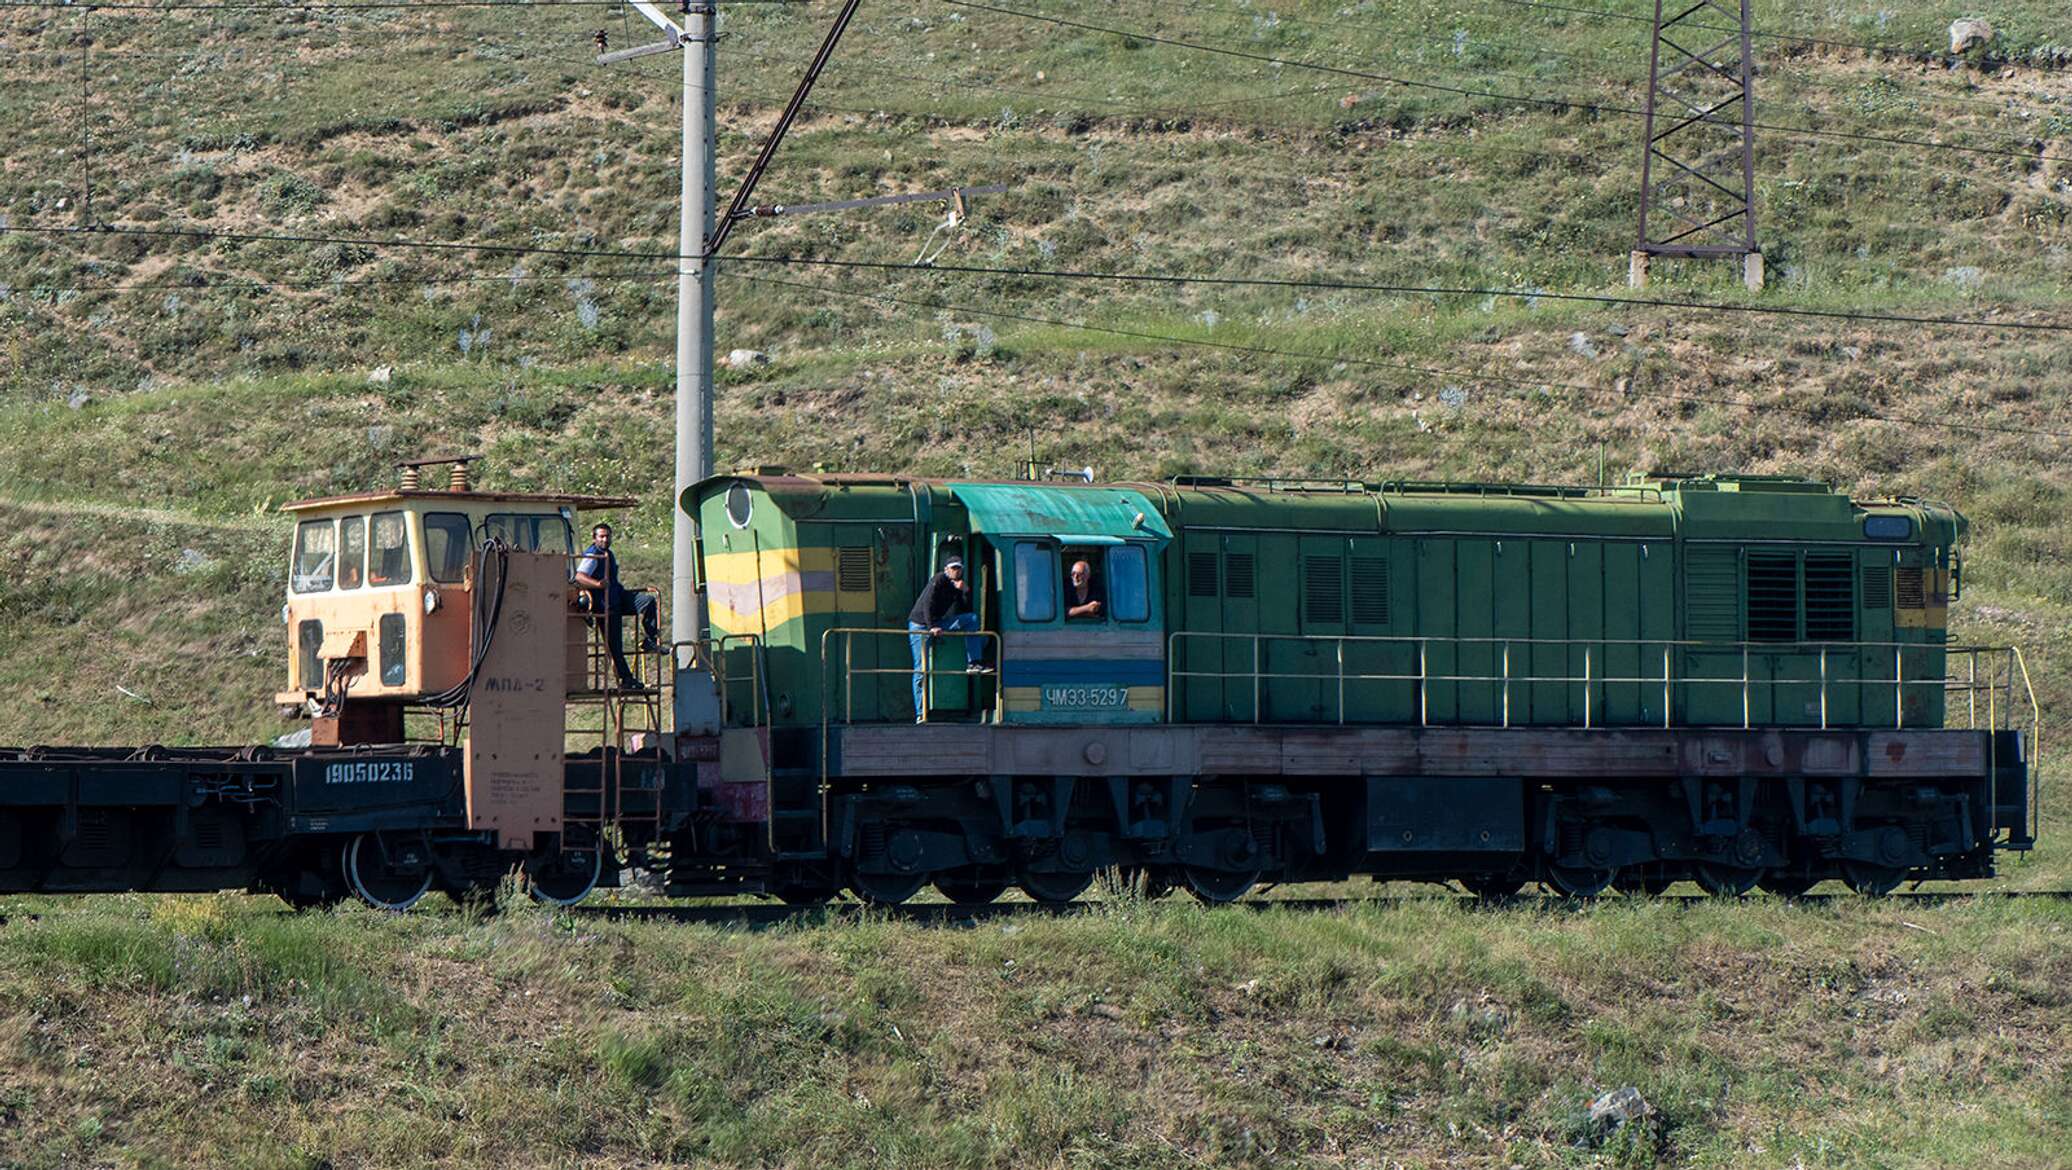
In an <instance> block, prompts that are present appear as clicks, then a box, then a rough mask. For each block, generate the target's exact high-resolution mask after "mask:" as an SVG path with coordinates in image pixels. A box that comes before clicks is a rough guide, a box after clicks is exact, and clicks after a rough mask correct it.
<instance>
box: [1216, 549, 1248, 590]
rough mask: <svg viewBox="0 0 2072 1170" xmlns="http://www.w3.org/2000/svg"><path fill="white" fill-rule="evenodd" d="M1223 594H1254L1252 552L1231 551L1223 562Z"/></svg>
mask: <svg viewBox="0 0 2072 1170" xmlns="http://www.w3.org/2000/svg"><path fill="white" fill-rule="evenodd" d="M1223 573H1224V577H1223V595H1224V596H1225V597H1250V596H1252V577H1253V572H1252V554H1251V553H1239V552H1234V553H1231V554H1230V556H1229V557H1228V558H1227V559H1226V560H1225V561H1224V563H1223Z"/></svg>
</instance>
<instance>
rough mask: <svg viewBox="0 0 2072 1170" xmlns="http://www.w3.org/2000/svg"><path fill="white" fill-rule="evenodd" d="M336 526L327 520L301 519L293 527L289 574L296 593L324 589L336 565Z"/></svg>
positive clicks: (326, 590)
mask: <svg viewBox="0 0 2072 1170" xmlns="http://www.w3.org/2000/svg"><path fill="white" fill-rule="evenodd" d="M337 554H338V528H337V526H336V525H334V524H333V523H332V522H331V521H329V520H304V521H303V522H302V523H301V524H299V525H297V526H296V527H295V565H294V572H293V573H292V574H291V575H290V576H291V584H293V586H294V589H295V592H297V593H326V592H329V591H330V589H331V582H332V580H333V579H334V578H335V576H336V574H337V568H338V555H337Z"/></svg>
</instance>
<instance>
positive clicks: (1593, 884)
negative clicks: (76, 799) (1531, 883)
mask: <svg viewBox="0 0 2072 1170" xmlns="http://www.w3.org/2000/svg"><path fill="white" fill-rule="evenodd" d="M1618 876H1619V871H1618V870H1616V869H1590V868H1587V867H1585V866H1580V865H1550V866H1548V867H1547V877H1546V879H1545V880H1546V884H1547V885H1548V886H1550V887H1552V888H1553V890H1554V892H1555V893H1557V894H1560V895H1561V896H1562V897H1564V898H1595V897H1596V896H1597V895H1599V894H1602V893H1604V892H1605V891H1606V890H1608V889H1610V888H1611V884H1612V879H1613V878H1616V877H1618Z"/></svg>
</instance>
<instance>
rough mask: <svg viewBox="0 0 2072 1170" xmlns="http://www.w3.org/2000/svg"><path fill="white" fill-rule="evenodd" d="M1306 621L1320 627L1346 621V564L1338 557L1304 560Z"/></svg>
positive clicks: (1304, 619)
mask: <svg viewBox="0 0 2072 1170" xmlns="http://www.w3.org/2000/svg"><path fill="white" fill-rule="evenodd" d="M1302 569H1303V571H1302V581H1303V584H1302V619H1303V621H1305V622H1310V623H1315V624H1318V625H1338V624H1339V623H1341V622H1343V621H1345V562H1344V561H1342V560H1340V559H1338V558H1337V557H1304V558H1303V566H1302Z"/></svg>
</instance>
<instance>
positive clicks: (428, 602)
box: [424, 586, 439, 617]
mask: <svg viewBox="0 0 2072 1170" xmlns="http://www.w3.org/2000/svg"><path fill="white" fill-rule="evenodd" d="M424 612H425V616H426V617H430V616H431V615H433V614H435V613H437V612H439V591H438V590H437V589H433V588H431V587H430V586H426V587H425V591H424Z"/></svg>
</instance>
